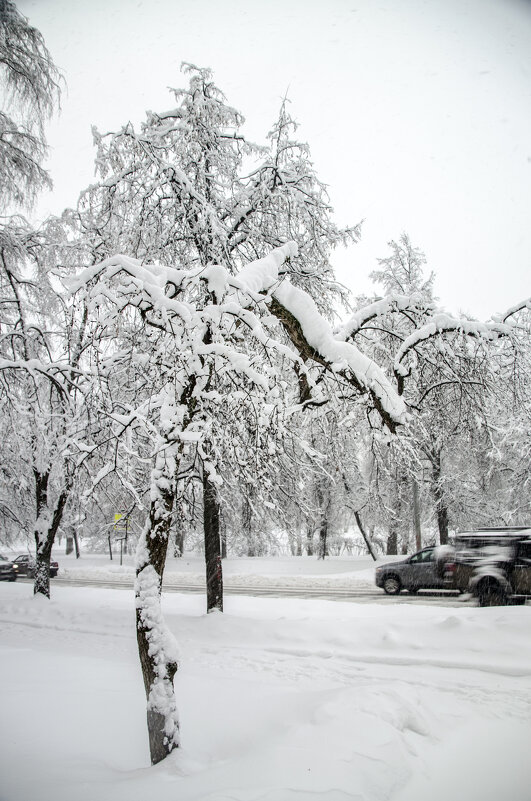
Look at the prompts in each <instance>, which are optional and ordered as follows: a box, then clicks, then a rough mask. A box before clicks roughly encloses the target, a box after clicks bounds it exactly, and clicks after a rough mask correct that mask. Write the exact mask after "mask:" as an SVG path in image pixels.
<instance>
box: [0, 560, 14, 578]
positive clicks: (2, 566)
mask: <svg viewBox="0 0 531 801" xmlns="http://www.w3.org/2000/svg"><path fill="white" fill-rule="evenodd" d="M16 580H17V569H16V567H15V565H14V564H13V562H10V561H9V559H6V558H5V556H1V555H0V581H16Z"/></svg>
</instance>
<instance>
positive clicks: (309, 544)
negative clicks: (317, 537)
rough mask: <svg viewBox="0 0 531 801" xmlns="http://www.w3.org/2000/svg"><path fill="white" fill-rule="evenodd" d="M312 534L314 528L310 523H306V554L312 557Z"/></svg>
mask: <svg viewBox="0 0 531 801" xmlns="http://www.w3.org/2000/svg"><path fill="white" fill-rule="evenodd" d="M313 532H314V528H313V525H312V522H311V521H308V524H307V528H306V553H307V554H308V556H313Z"/></svg>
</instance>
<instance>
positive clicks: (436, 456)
mask: <svg viewBox="0 0 531 801" xmlns="http://www.w3.org/2000/svg"><path fill="white" fill-rule="evenodd" d="M431 464H432V470H433V494H434V496H435V511H436V513H437V525H438V528H439V542H440V544H441V545H447V543H448V507H447V506H446V501H445V498H444V491H443V486H442V483H443V478H442V468H441V451H440V450H438V451H435V452H432V454H431Z"/></svg>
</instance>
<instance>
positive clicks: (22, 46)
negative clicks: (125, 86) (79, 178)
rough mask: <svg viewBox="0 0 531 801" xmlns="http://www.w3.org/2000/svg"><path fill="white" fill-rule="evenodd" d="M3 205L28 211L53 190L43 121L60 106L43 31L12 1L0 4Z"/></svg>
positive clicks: (0, 176)
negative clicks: (41, 192) (45, 192)
mask: <svg viewBox="0 0 531 801" xmlns="http://www.w3.org/2000/svg"><path fill="white" fill-rule="evenodd" d="M0 86H1V88H2V90H3V103H2V109H1V110H0V203H1V205H3V206H8V205H9V204H11V203H13V204H15V206H18V207H19V208H27V207H29V206H30V205H31V204H32V202H33V200H34V199H35V196H36V194H37V192H38V191H39V190H40V189H42V188H44V187H50V186H51V182H50V178H49V176H48V173H47V172H46V171H45V170H44V168H43V167H42V161H43V159H44V157H45V155H46V149H47V148H46V139H45V136H44V123H45V122H46V120H47V119H48V118H49V117H50V116H51V114H52V113H53V111H54V109H55V108H56V106H57V105H58V102H59V93H60V91H59V90H60V75H59V72H58V70H57V68H56V67H55V65H54V63H53V61H52V59H51V56H50V53H49V52H48V50H47V48H46V45H45V43H44V39H43V37H42V35H41V33H40V32H39V31H38V30H37V29H36V28H33V27H32V26H31V25H30V24H29V22H28V20H27V19H26V18H25V17H24V16H23V15H22V14H21V13H20V12H19V11H18V9H17V7H16V5H15V3H13V2H12V0H0Z"/></svg>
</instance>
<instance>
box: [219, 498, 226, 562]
mask: <svg viewBox="0 0 531 801" xmlns="http://www.w3.org/2000/svg"><path fill="white" fill-rule="evenodd" d="M219 515H220V516H219V530H220V537H221V558H222V559H226V558H227V525H226V523H225V518H224V516H223V512H222V511H221V509H220V510H219Z"/></svg>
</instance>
